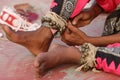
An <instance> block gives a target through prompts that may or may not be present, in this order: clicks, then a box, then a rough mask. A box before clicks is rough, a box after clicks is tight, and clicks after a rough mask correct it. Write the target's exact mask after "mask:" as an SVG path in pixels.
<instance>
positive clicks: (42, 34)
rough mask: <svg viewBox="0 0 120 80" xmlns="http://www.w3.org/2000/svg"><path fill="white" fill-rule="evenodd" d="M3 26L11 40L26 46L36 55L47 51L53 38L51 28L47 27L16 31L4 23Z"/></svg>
mask: <svg viewBox="0 0 120 80" xmlns="http://www.w3.org/2000/svg"><path fill="white" fill-rule="evenodd" d="M2 27H3V30H4V31H5V33H6V36H7V38H8V39H9V40H10V41H13V42H15V43H18V44H20V45H23V46H25V47H26V48H27V49H28V50H29V51H31V52H32V53H33V54H34V55H37V54H38V53H40V52H45V51H47V50H48V48H49V45H50V43H51V41H52V38H53V35H52V33H51V31H50V29H49V28H47V27H41V28H40V29H38V30H36V31H28V32H24V31H18V32H15V31H14V30H12V29H10V28H9V27H8V26H6V25H2Z"/></svg>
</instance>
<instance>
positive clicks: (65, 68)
mask: <svg viewBox="0 0 120 80" xmlns="http://www.w3.org/2000/svg"><path fill="white" fill-rule="evenodd" d="M50 2H51V0H0V10H1V9H2V8H3V6H11V7H12V6H13V5H15V4H20V3H29V4H31V5H32V6H34V7H35V8H36V9H37V11H38V13H39V16H40V18H41V16H42V15H44V14H45V13H46V12H47V11H48V10H49V5H50ZM106 16H107V14H101V15H100V16H98V17H97V18H96V19H95V20H94V21H92V22H91V24H90V25H88V26H85V27H84V28H81V30H83V31H84V32H85V33H86V34H87V35H89V36H101V34H102V31H103V26H104V22H105V19H106ZM38 23H40V21H38ZM0 33H2V34H4V32H3V31H2V28H1V27H0ZM54 43H58V44H63V45H65V43H63V42H62V41H61V40H60V38H55V39H54V40H53V42H52V44H54ZM34 58H35V56H33V55H32V54H31V53H30V52H29V51H28V50H27V49H26V48H24V47H23V46H20V45H18V44H15V43H13V42H10V41H9V40H7V38H6V36H5V34H4V35H3V37H2V38H0V80H102V79H104V80H120V78H119V77H118V76H116V75H113V74H108V73H104V72H99V73H95V72H91V71H90V72H82V71H80V72H75V71H74V70H75V68H76V65H61V66H58V67H57V68H55V69H52V70H50V71H49V72H48V73H47V74H46V75H45V76H44V77H43V78H41V79H36V78H35V72H34V67H33V61H34Z"/></svg>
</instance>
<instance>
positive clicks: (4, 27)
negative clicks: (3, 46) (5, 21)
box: [2, 25, 14, 35]
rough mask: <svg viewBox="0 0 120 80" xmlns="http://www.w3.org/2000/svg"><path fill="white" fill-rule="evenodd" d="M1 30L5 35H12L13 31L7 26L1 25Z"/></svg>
mask: <svg viewBox="0 0 120 80" xmlns="http://www.w3.org/2000/svg"><path fill="white" fill-rule="evenodd" d="M2 28H3V30H4V31H5V33H6V34H7V35H11V34H13V33H14V31H13V30H12V29H11V28H10V27H8V26H7V25H2Z"/></svg>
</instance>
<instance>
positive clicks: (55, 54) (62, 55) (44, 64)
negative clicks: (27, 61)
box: [34, 45, 80, 77]
mask: <svg viewBox="0 0 120 80" xmlns="http://www.w3.org/2000/svg"><path fill="white" fill-rule="evenodd" d="M79 59H80V51H79V50H78V49H77V48H75V47H66V46H61V45H57V46H56V47H55V46H54V47H53V48H51V50H49V52H46V53H44V54H40V55H38V56H37V57H36V59H35V62H34V66H35V68H36V71H37V74H39V76H38V77H42V76H43V75H44V74H45V73H46V72H47V71H48V70H49V69H51V68H54V67H56V66H58V65H61V64H65V63H70V64H73V63H74V64H77V63H79Z"/></svg>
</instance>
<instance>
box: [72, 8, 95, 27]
mask: <svg viewBox="0 0 120 80" xmlns="http://www.w3.org/2000/svg"><path fill="white" fill-rule="evenodd" d="M93 19H94V15H93V13H92V12H91V11H90V10H89V11H82V12H81V13H80V14H79V15H77V16H76V17H75V18H74V19H73V20H72V25H74V26H76V27H83V26H85V25H88V24H89V23H90V22H91V21H92V20H93Z"/></svg>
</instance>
